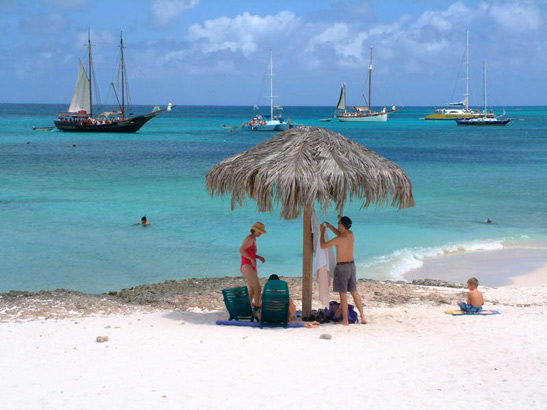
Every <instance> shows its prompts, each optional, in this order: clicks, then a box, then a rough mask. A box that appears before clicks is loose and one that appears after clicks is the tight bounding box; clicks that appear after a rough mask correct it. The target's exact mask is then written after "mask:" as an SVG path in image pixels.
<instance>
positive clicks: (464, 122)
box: [456, 118, 511, 127]
mask: <svg viewBox="0 0 547 410" xmlns="http://www.w3.org/2000/svg"><path fill="white" fill-rule="evenodd" d="M509 121H511V119H510V118H508V119H505V120H499V119H487V120H482V121H481V120H471V121H470V120H469V119H462V120H456V123H457V124H458V125H463V126H475V127H485V126H494V127H495V126H498V127H499V126H503V125H507V124H508V123H509Z"/></svg>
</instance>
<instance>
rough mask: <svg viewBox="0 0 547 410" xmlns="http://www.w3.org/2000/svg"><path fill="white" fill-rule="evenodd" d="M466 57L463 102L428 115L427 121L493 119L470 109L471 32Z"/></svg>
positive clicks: (453, 103) (449, 105)
mask: <svg viewBox="0 0 547 410" xmlns="http://www.w3.org/2000/svg"><path fill="white" fill-rule="evenodd" d="M465 56H466V62H465V65H466V77H465V94H464V98H463V101H459V102H452V103H448V104H446V106H447V108H440V109H437V110H435V113H434V114H430V115H427V116H426V117H425V118H424V119H426V120H455V119H457V118H478V117H484V116H487V117H492V116H493V115H492V114H488V113H486V112H482V113H481V112H480V111H479V110H473V109H471V108H469V31H468V32H467V42H466V44H465Z"/></svg>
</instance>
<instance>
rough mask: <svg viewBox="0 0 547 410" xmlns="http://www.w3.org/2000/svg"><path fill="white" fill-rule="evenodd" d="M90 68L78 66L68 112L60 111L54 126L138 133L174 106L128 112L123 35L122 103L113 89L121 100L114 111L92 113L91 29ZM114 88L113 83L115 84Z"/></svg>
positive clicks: (121, 58)
mask: <svg viewBox="0 0 547 410" xmlns="http://www.w3.org/2000/svg"><path fill="white" fill-rule="evenodd" d="M87 43H88V60H89V65H88V71H87V72H86V69H85V68H84V66H83V64H82V62H81V61H80V65H79V69H78V80H77V81H76V90H75V91H74V96H73V98H72V102H71V103H70V107H69V108H68V111H66V112H61V113H59V114H58V118H57V120H56V121H54V123H55V126H56V127H57V128H58V129H60V130H61V131H73V132H124V133H129V132H137V131H138V130H139V129H140V128H141V127H142V126H143V125H144V124H146V123H147V122H148V121H150V120H151V119H152V118H154V117H157V116H158V115H160V114H161V113H163V112H165V111H170V110H171V108H172V107H173V105H172V104H171V103H169V104H168V105H167V107H166V108H164V109H160V108H159V107H158V106H156V107H154V109H153V110H152V112H150V113H148V114H144V115H139V116H136V117H133V116H132V114H129V115H127V114H126V110H127V107H126V101H127V100H129V95H128V93H127V75H126V72H125V60H124V53H123V50H124V48H125V47H124V45H123V38H122V36H121V35H120V67H121V70H120V72H121V93H120V94H121V98H122V100H121V102H120V101H119V99H118V94H117V92H116V89H115V88H114V94H115V95H116V99H117V100H118V101H117V102H118V107H117V108H118V109H116V110H114V111H105V112H102V113H100V114H98V115H94V112H93V93H92V91H91V90H92V87H91V86H92V83H91V80H92V79H94V75H93V58H92V53H91V36H90V33H89V30H88V34H87ZM112 86H113V87H114V85H113V84H112Z"/></svg>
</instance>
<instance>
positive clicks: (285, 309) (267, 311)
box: [260, 280, 289, 329]
mask: <svg viewBox="0 0 547 410" xmlns="http://www.w3.org/2000/svg"><path fill="white" fill-rule="evenodd" d="M288 321H289V285H288V284H287V282H285V281H284V280H269V281H268V282H266V284H265V285H264V290H263V291H262V306H261V308H260V328H261V329H262V327H263V325H264V323H279V324H284V325H285V327H288Z"/></svg>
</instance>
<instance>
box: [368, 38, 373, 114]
mask: <svg viewBox="0 0 547 410" xmlns="http://www.w3.org/2000/svg"><path fill="white" fill-rule="evenodd" d="M371 96H372V46H371V47H370V63H369V65H368V110H369V111H370V110H371V109H372V100H371V98H372V97H371Z"/></svg>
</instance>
